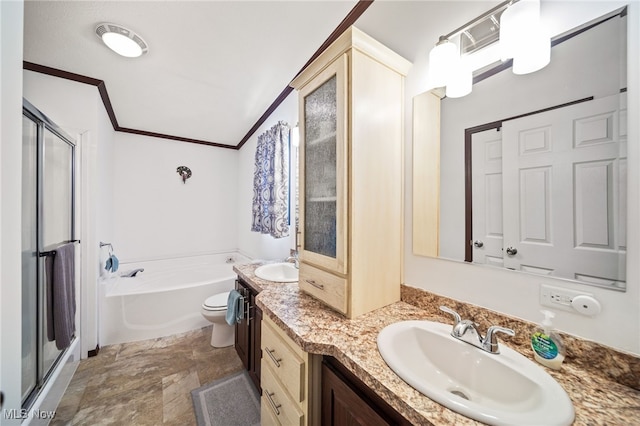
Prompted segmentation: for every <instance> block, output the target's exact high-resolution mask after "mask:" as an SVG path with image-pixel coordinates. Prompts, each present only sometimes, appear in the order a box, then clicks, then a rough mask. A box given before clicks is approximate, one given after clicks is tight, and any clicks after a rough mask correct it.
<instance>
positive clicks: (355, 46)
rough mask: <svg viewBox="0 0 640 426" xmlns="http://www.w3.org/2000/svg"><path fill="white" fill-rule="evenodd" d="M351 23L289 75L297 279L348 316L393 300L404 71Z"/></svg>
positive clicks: (398, 257)
mask: <svg viewBox="0 0 640 426" xmlns="http://www.w3.org/2000/svg"><path fill="white" fill-rule="evenodd" d="M410 66H411V64H410V63H409V62H408V61H407V60H405V59H404V58H402V57H400V56H399V55H397V54H396V53H394V52H393V51H391V50H390V49H388V48H387V47H385V46H383V45H382V44H380V43H378V42H377V41H375V40H374V39H372V38H371V37H369V36H367V35H366V34H364V33H363V32H361V31H360V30H358V29H357V28H354V27H351V28H349V29H348V30H346V31H345V32H344V33H343V34H342V35H341V36H340V37H339V38H338V39H337V40H336V41H335V42H334V43H333V44H331V46H329V47H328V48H327V49H326V50H325V51H324V52H323V53H322V54H321V55H320V56H319V57H318V58H317V59H316V60H315V61H313V62H312V63H311V64H310V65H309V66H308V67H307V68H305V70H304V71H303V72H301V73H300V75H299V76H298V77H296V78H295V79H294V80H293V81H292V83H291V86H292V87H294V88H295V89H297V90H298V91H299V108H300V111H299V117H300V141H301V143H300V151H299V153H300V205H299V206H300V234H301V238H300V250H299V255H300V280H299V285H300V288H301V289H302V290H303V291H305V292H306V293H308V294H310V295H312V296H314V297H316V298H318V299H320V300H322V301H323V302H325V303H326V304H327V305H329V306H331V307H332V308H334V309H336V310H337V311H339V312H341V313H343V314H344V315H346V316H347V317H349V318H351V317H356V316H358V315H361V314H363V313H366V312H369V311H371V310H374V309H377V308H379V307H381V306H385V305H388V304H390V303H393V302H396V301H398V300H400V283H401V281H402V276H401V274H402V257H403V254H402V253H403V224H402V223H403V205H404V201H403V178H404V176H403V155H404V150H403V131H404V111H403V110H404V76H405V75H406V73H407V72H408V70H409V68H410Z"/></svg>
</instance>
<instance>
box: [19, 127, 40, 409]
mask: <svg viewBox="0 0 640 426" xmlns="http://www.w3.org/2000/svg"><path fill="white" fill-rule="evenodd" d="M37 168H38V125H37V124H36V123H35V122H34V121H33V120H32V119H31V118H29V117H27V116H22V400H23V401H24V400H25V399H26V398H27V397H28V396H29V394H30V393H31V392H32V391H33V390H34V389H35V388H36V385H37V382H38V246H37V244H38V222H37Z"/></svg>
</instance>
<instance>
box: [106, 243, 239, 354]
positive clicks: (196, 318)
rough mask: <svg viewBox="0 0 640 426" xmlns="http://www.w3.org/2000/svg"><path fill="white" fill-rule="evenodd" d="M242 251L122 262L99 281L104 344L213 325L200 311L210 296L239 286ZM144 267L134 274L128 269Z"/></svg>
mask: <svg viewBox="0 0 640 426" xmlns="http://www.w3.org/2000/svg"><path fill="white" fill-rule="evenodd" d="M249 261H250V259H249V258H248V257H246V256H243V255H242V254H240V253H237V252H228V253H218V254H209V255H200V256H191V257H180V258H174V259H163V260H152V261H145V262H133V263H121V264H120V267H119V269H118V272H117V273H115V274H113V275H112V276H111V277H108V278H106V279H100V280H99V297H100V304H99V306H100V313H99V329H100V335H99V342H100V345H101V346H107V345H112V344H115V343H124V342H133V341H136V340H145V339H154V338H157V337H164V336H169V335H172V334H176V333H183V332H186V331H189V330H195V329H198V328H201V327H205V326H208V325H210V323H209V322H208V321H207V320H206V319H204V318H203V317H202V315H201V314H200V307H201V305H202V303H203V302H204V301H205V299H206V298H207V297H209V296H212V295H214V294H216V293H221V292H224V291H229V290H231V289H232V288H233V287H234V283H235V279H236V274H235V272H233V265H234V264H236V263H247V262H249ZM137 268H144V272H140V273H138V274H137V275H136V276H135V277H131V278H129V277H122V276H120V274H124V273H126V272H127V271H132V270H134V269H137Z"/></svg>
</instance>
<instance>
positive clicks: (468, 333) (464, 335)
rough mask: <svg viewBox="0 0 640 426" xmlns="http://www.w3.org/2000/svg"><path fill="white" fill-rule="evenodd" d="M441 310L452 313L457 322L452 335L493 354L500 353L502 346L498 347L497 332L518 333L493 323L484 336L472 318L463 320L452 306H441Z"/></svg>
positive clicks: (510, 334)
mask: <svg viewBox="0 0 640 426" xmlns="http://www.w3.org/2000/svg"><path fill="white" fill-rule="evenodd" d="M440 310H441V311H444V312H446V313H448V314H451V315H452V316H453V318H454V321H455V324H454V325H453V329H452V330H451V336H453V337H455V338H456V339H458V340H462V341H463V342H465V343H469V344H470V345H473V346H475V347H477V348H480V349H482V350H483V351H485V352H489V353H492V354H499V353H500V348H499V347H498V338H497V337H496V333H505V334H507V335H509V336H515V335H516V333H515V332H514V331H513V330H511V329H510V328H505V327H500V326H499V325H492V326H491V327H489V329H488V330H487V334H486V335H485V336H484V337H482V335H481V334H480V332H478V329H477V328H476V326H477V324H476V323H474V322H473V321H471V320H463V319H462V318H461V317H460V315H459V314H458V313H457V312H456V311H454V310H453V309H451V308H448V307H446V306H440Z"/></svg>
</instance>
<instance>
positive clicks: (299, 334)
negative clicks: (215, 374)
mask: <svg viewBox="0 0 640 426" xmlns="http://www.w3.org/2000/svg"><path fill="white" fill-rule="evenodd" d="M258 266H259V264H256V263H254V264H247V265H236V266H235V267H234V270H235V271H236V272H237V273H238V275H239V276H240V277H241V278H243V279H244V280H245V281H247V282H248V283H249V284H250V285H251V286H253V287H254V288H255V289H256V290H257V291H259V292H260V295H259V296H258V298H257V304H258V306H259V307H260V308H261V309H262V311H263V315H267V316H268V317H269V318H270V319H272V320H273V321H274V322H275V323H276V324H278V325H279V326H280V327H281V328H282V329H283V330H284V331H285V332H286V333H287V335H288V336H289V337H291V339H292V340H294V341H295V342H296V343H297V344H298V345H299V346H300V347H301V348H302V349H303V350H304V351H306V352H309V353H313V354H320V355H329V356H333V357H334V358H336V359H337V360H338V361H339V362H340V363H342V364H343V365H344V366H345V367H346V368H347V369H348V370H350V371H351V372H352V373H353V374H355V375H356V376H357V377H358V378H359V379H360V380H362V381H363V382H364V383H365V384H366V385H367V386H369V387H370V388H371V389H372V390H373V391H374V392H375V393H377V394H378V395H379V396H380V397H382V398H383V399H384V400H385V401H387V402H388V403H389V405H391V406H392V407H393V408H395V409H396V410H397V411H398V412H399V413H401V414H402V415H403V416H404V417H405V418H406V419H407V420H409V421H410V422H412V423H414V424H419V425H429V424H431V425H443V424H455V425H478V424H481V423H479V422H477V421H474V420H471V419H469V418H467V417H465V416H462V415H460V414H457V413H455V412H453V411H451V410H449V409H448V408H445V407H443V406H442V405H440V404H438V403H436V402H434V401H432V400H431V399H429V398H427V397H426V396H424V395H422V394H421V393H420V392H418V391H416V390H415V389H413V388H412V387H411V386H409V385H408V384H407V383H405V382H404V381H403V380H402V379H400V378H399V377H398V376H397V375H396V374H395V373H394V372H393V371H392V370H391V369H390V368H389V367H388V366H387V364H386V363H385V362H384V360H383V359H382V357H381V356H380V354H379V352H378V348H377V345H376V338H377V336H378V333H379V332H380V330H382V329H383V328H384V327H386V326H387V325H389V324H392V323H394V322H398V321H405V320H413V319H426V320H432V321H439V322H445V323H447V322H450V318H448V317H447V316H442V315H439V314H438V312H439V311H437V307H438V306H440V304H441V302H442V300H440V299H441V298H440V297H439V296H434V295H431V294H430V293H427V292H423V291H422V290H418V289H412V288H411V287H405V286H403V296H402V299H403V300H409V299H410V300H411V303H407V302H406V301H400V302H397V303H394V304H392V305H389V306H386V307H383V308H380V309H377V310H375V311H373V312H370V313H368V314H365V315H362V316H360V317H357V318H354V319H351V320H350V319H346V318H345V317H344V316H342V315H341V314H339V313H337V312H335V311H333V310H331V309H328V308H326V307H325V306H324V305H323V304H321V303H320V302H319V301H317V300H315V299H313V298H312V297H310V296H308V295H306V294H305V293H303V292H301V291H300V290H299V288H298V284H297V283H288V284H287V283H273V282H270V281H265V280H262V279H260V278H257V277H256V276H255V274H254V271H255V269H256V268H257V267H258ZM444 302H453V305H451V304H450V306H451V307H452V308H453V309H456V310H457V311H458V312H460V313H461V315H463V316H464V317H466V318H471V319H474V320H476V321H477V322H479V323H481V324H482V323H484V320H487V319H489V320H491V318H490V317H491V316H492V315H491V313H489V314H486V313H481V311H480V310H477V311H474V309H473V307H470V308H468V309H466V308H467V307H465V306H463V305H462V304H460V303H459V302H455V301H451V300H450V299H447V300H445V301H444ZM433 305H435V307H433ZM431 308H433V309H431ZM443 315H446V314H443ZM467 315H470V316H467ZM487 317H489V318H487ZM498 323H499V324H501V325H505V326H507V327H511V328H514V329H515V330H516V333H517V334H519V335H520V336H522V335H523V334H524V335H525V336H528V335H529V333H528V332H527V330H525V333H522V332H520V333H518V331H519V329H522V327H523V323H520V322H519V321H518V320H512V321H509V319H507V320H506V322H505V318H502V322H495V321H494V322H489V324H498ZM524 324H525V325H526V323H524ZM570 340H571V339H570ZM525 341H526V339H524V338H521V339H520V340H516V341H515V342H508V343H505V342H504V341H501V344H506V345H507V346H510V347H511V348H512V349H516V350H518V351H519V352H521V353H523V354H524V355H525V356H527V357H528V358H530V359H532V355H531V350H530V349H528V345H525ZM574 341H575V342H574ZM509 343H511V344H509ZM570 346H573V347H574V350H573V352H571V350H570V349H569V345H568V348H567V349H568V354H567V360H566V361H565V363H564V364H563V367H562V370H561V371H554V370H550V369H546V368H545V367H541V368H545V370H546V371H547V372H548V373H549V374H550V375H551V376H553V377H554V378H555V379H556V380H557V381H558V383H560V385H561V386H562V387H563V388H564V389H565V391H566V392H567V393H568V394H569V397H570V398H571V400H572V402H573V405H574V408H575V412H576V418H575V421H574V423H573V424H574V425H632V424H640V391H639V390H636V389H638V388H639V386H638V381H640V360H639V359H638V358H637V357H633V356H629V355H624V354H619V353H615V351H612V352H613V353H612V354H609V353H607V354H605V355H602V354H600V355H599V357H598V359H597V361H596V363H595V365H594V362H593V360H589V361H588V362H579V359H580V358H581V353H580V352H579V351H580V350H582V348H583V347H582V345H581V344H580V343H578V341H577V339H573V340H572V341H571V343H570ZM575 348H581V349H575ZM584 349H585V350H589V351H590V352H591V351H594V348H593V347H586V348H584ZM598 349H599V351H598V352H603V351H604V352H609V351H608V350H607V349H603V348H602V347H599V348H598ZM600 363H602V365H599V364H600ZM589 367H590V368H591V369H588V368H589ZM622 383H625V384H628V385H625V384H622ZM631 386H633V387H631ZM634 388H636V389H634Z"/></svg>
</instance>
